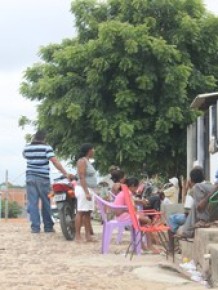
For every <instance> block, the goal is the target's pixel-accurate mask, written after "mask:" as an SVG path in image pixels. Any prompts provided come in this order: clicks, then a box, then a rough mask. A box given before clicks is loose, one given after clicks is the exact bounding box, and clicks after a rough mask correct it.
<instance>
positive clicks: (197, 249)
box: [180, 228, 218, 285]
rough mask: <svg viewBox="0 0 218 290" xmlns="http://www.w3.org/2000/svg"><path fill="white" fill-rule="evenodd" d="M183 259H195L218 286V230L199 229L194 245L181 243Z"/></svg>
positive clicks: (202, 270) (197, 264) (203, 272)
mask: <svg viewBox="0 0 218 290" xmlns="http://www.w3.org/2000/svg"><path fill="white" fill-rule="evenodd" d="M180 245H181V250H182V257H183V258H185V257H186V258H188V259H190V260H191V259H193V260H194V261H195V264H196V266H197V267H198V268H199V269H201V272H202V274H203V275H205V276H206V277H210V278H211V280H212V281H213V283H214V285H218V228H199V229H196V231H195V238H194V239H193V243H190V242H186V241H180Z"/></svg>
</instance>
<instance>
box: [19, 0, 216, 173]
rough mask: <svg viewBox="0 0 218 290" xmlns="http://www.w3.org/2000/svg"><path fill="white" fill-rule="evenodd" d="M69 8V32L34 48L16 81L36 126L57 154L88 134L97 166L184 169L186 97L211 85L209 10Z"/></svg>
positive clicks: (125, 5)
mask: <svg viewBox="0 0 218 290" xmlns="http://www.w3.org/2000/svg"><path fill="white" fill-rule="evenodd" d="M72 13H73V14H74V16H75V25H76V28H77V36H76V37H74V38H73V39H66V40H63V41H62V43H61V44H52V45H48V46H46V47H42V48H41V49H40V57H41V60H42V61H41V62H40V63H37V64H34V65H33V66H32V67H30V68H27V70H26V72H25V80H24V82H23V83H22V84H21V93H22V94H23V96H25V97H27V98H28V99H30V100H34V101H35V100H38V101H39V106H38V119H37V125H38V126H40V127H42V128H45V129H46V130H47V131H48V137H49V142H51V144H52V145H53V146H54V147H55V149H56V150H57V152H58V154H59V155H60V156H62V157H64V158H70V157H73V156H74V155H75V153H76V151H77V150H78V147H79V146H80V144H81V143H83V142H87V141H88V142H89V141H91V142H93V143H94V144H95V147H96V165H97V167H98V169H99V170H100V172H102V173H104V172H105V171H106V170H107V168H108V166H109V165H111V164H113V163H115V164H119V165H121V167H122V168H124V169H125V170H126V171H127V172H128V173H131V174H133V173H136V172H138V171H140V170H141V169H142V164H143V163H144V162H146V163H147V167H148V169H150V170H151V171H153V172H162V173H163V174H165V175H167V174H169V175H171V174H180V173H182V172H184V169H185V167H186V126H187V124H190V123H191V122H192V121H193V120H194V119H195V118H196V116H197V112H194V111H192V110H191V109H190V103H191V101H192V100H193V98H194V97H195V96H196V95H197V94H198V93H204V92H211V91H213V90H215V89H217V76H218V57H217V52H218V19H217V18H216V17H215V16H214V15H212V14H209V13H208V12H207V11H206V10H205V8H204V6H203V4H202V1H201V0H180V1H178V0H162V1H160V0H108V1H94V0H80V1H79V0H78V1H73V2H72ZM22 120H24V119H22V118H21V123H22Z"/></svg>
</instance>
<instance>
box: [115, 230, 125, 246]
mask: <svg viewBox="0 0 218 290" xmlns="http://www.w3.org/2000/svg"><path fill="white" fill-rule="evenodd" d="M124 229H125V226H122V227H119V228H118V234H117V244H120V243H121V241H122V237H123V231H124Z"/></svg>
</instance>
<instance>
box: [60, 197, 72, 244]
mask: <svg viewBox="0 0 218 290" xmlns="http://www.w3.org/2000/svg"><path fill="white" fill-rule="evenodd" d="M75 217H76V215H75V212H74V209H73V208H72V206H70V204H69V203H68V202H65V203H64V205H63V207H62V209H61V210H60V212H59V218H60V225H61V230H62V233H63V235H64V237H65V238H66V240H69V241H72V240H74V238H75Z"/></svg>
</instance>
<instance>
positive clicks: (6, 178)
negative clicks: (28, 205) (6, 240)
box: [5, 170, 8, 220]
mask: <svg viewBox="0 0 218 290" xmlns="http://www.w3.org/2000/svg"><path fill="white" fill-rule="evenodd" d="M5 220H8V170H6V172H5Z"/></svg>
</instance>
